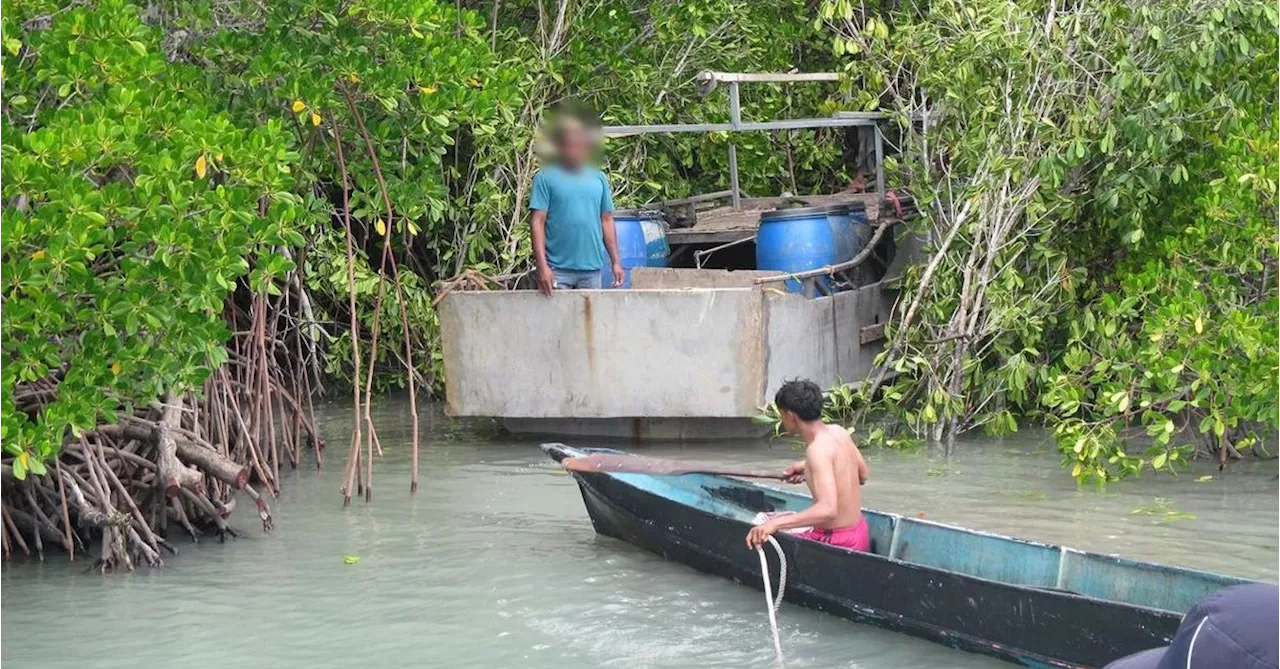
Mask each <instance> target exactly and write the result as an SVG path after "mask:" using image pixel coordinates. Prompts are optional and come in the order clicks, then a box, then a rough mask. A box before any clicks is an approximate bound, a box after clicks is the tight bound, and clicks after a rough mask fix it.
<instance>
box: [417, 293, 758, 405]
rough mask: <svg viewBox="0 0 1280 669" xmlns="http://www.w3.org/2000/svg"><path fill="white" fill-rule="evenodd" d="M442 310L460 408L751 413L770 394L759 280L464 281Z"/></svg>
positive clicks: (448, 382) (452, 393)
mask: <svg viewBox="0 0 1280 669" xmlns="http://www.w3.org/2000/svg"><path fill="white" fill-rule="evenodd" d="M439 314H440V327H441V335H442V339H443V349H444V350H443V353H444V359H445V386H446V393H447V397H448V406H449V410H450V412H452V413H453V414H455V415H464V416H498V417H503V418H617V417H625V418H631V417H667V418H671V417H744V416H751V415H753V414H754V413H755V412H756V409H757V407H759V406H760V405H761V404H762V403H763V392H764V361H763V357H764V342H763V335H764V328H763V327H762V303H761V299H760V293H759V291H756V290H751V289H698V290H637V289H632V290H600V291H556V292H555V293H553V294H552V295H551V296H550V297H543V296H541V295H538V294H537V293H534V292H532V291H510V292H502V291H493V292H456V293H451V294H450V295H449V296H448V297H446V298H445V299H444V300H443V301H442V302H441V303H440V310H439Z"/></svg>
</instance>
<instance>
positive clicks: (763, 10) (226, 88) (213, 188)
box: [3, 0, 851, 473]
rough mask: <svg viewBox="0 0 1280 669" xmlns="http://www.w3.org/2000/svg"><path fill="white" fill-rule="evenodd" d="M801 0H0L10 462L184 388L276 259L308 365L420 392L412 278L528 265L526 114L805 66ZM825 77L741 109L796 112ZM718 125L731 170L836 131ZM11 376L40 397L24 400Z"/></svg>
mask: <svg viewBox="0 0 1280 669" xmlns="http://www.w3.org/2000/svg"><path fill="white" fill-rule="evenodd" d="M804 6H805V5H804V3H803V2H801V1H800V0H789V1H788V2H782V3H763V4H762V3H747V2H730V1H727V0H699V1H697V2H683V3H663V2H651V3H635V2H624V1H621V0H595V1H590V2H578V3H567V2H565V3H558V4H555V5H547V3H543V2H533V1H531V0H527V1H523V2H492V3H490V2H468V3H451V2H444V1H439V0H415V1H412V2H410V1H404V0H366V1H362V2H354V3H330V2H297V1H284V2H273V3H256V2H238V1H236V0H225V1H219V2H213V3H204V2H182V1H174V2H161V3H135V2H126V1H124V0H104V1H103V2H97V3H87V4H81V3H70V2H52V1H51V2H24V3H16V2H6V3H5V4H4V12H3V14H4V16H3V39H4V41H3V46H4V115H3V124H4V127H3V130H4V133H3V134H4V140H3V142H4V143H3V151H4V155H3V157H4V174H3V180H4V192H3V196H4V207H3V236H4V246H3V257H4V268H5V272H4V283H3V294H4V300H5V305H4V306H5V309H4V343H3V346H4V348H3V353H4V367H3V394H4V405H3V423H4V430H5V433H4V441H5V448H6V449H7V451H8V452H9V453H10V454H11V455H13V456H15V457H18V458H19V461H18V463H17V465H15V466H16V467H19V473H24V472H23V470H25V469H26V467H27V466H28V465H30V466H31V467H33V468H37V469H40V468H41V467H42V465H41V462H42V461H43V460H44V459H45V458H47V457H48V456H49V455H51V454H52V453H54V452H55V451H56V450H57V449H58V448H59V446H60V444H61V443H62V441H63V439H64V438H65V437H66V435H67V434H69V433H76V432H78V431H83V430H87V429H89V428H90V427H92V426H94V425H97V424H99V423H101V422H110V421H111V420H112V417H113V414H114V412H116V411H117V410H119V409H121V408H125V409H128V408H129V407H130V406H132V405H136V404H146V403H149V402H151V401H153V400H154V399H155V398H156V397H158V396H161V395H163V394H164V393H165V392H168V391H175V392H182V391H184V390H187V389H197V388H199V386H200V384H201V383H202V381H203V380H204V379H205V378H206V377H207V376H208V374H209V373H210V371H211V370H212V369H214V368H216V367H217V366H218V365H219V364H220V362H221V361H222V359H223V358H224V357H225V355H226V354H225V352H224V351H223V349H222V345H223V344H224V343H225V342H226V341H227V340H228V337H229V336H230V335H231V330H232V329H243V328H244V327H246V326H245V324H244V323H243V322H239V323H235V322H233V323H232V324H231V325H232V327H228V325H229V324H228V322H227V319H229V318H230V319H234V318H236V314H237V313H240V314H242V315H243V312H244V309H243V308H241V309H239V310H237V309H235V308H231V307H232V306H233V305H234V303H235V301H236V300H237V299H240V300H241V302H242V305H241V306H242V307H243V305H244V304H246V303H247V302H245V300H246V299H247V297H246V296H247V295H250V294H261V293H264V292H265V293H267V294H279V293H280V289H281V286H282V285H284V282H290V283H294V282H301V283H303V284H305V286H306V287H307V288H308V289H309V291H308V292H309V293H310V294H311V296H312V298H313V300H312V303H311V304H308V305H306V310H305V311H302V312H299V313H296V314H295V316H297V317H301V318H305V319H314V321H313V322H314V324H315V326H316V327H315V328H314V329H313V330H312V332H313V333H314V336H315V338H316V339H317V340H318V342H319V343H320V344H321V345H323V347H324V350H325V351H326V352H327V356H326V357H325V366H326V369H327V371H328V372H329V374H330V375H331V376H332V377H336V378H338V379H340V380H344V381H346V382H349V383H359V384H360V385H362V386H363V385H364V384H365V383H366V381H367V380H366V378H365V377H364V373H363V372H362V374H361V378H359V379H355V378H353V376H352V375H353V372H354V369H355V367H354V358H353V351H352V348H353V344H355V343H356V342H354V341H353V340H352V337H353V336H354V337H357V338H359V340H360V349H361V351H362V354H361V357H362V358H365V359H367V360H371V361H372V364H368V362H366V363H364V369H365V370H370V369H372V371H373V374H374V376H373V377H372V379H370V380H371V381H372V382H373V384H374V386H375V389H377V388H385V387H386V386H387V385H390V384H400V383H403V382H404V380H405V375H404V372H403V370H404V369H405V368H406V367H408V368H412V369H414V370H416V372H417V373H418V374H419V375H420V380H421V381H422V382H423V383H421V384H420V385H426V386H428V387H429V388H434V387H435V384H436V378H438V375H437V373H436V372H437V370H438V365H439V357H438V351H437V349H438V344H437V341H436V337H437V325H436V321H435V314H434V312H433V310H432V309H431V307H430V301H431V297H432V296H431V292H432V284H433V283H434V282H436V281H438V280H440V279H443V278H447V277H449V276H452V275H454V274H456V273H458V272H459V271H461V270H463V269H464V268H468V267H476V268H479V269H482V270H488V271H494V272H507V271H513V270H517V269H520V268H523V267H524V266H526V264H527V262H528V260H527V259H528V256H529V254H528V232H527V227H526V226H524V225H523V222H524V199H525V197H526V196H525V189H526V188H527V186H528V183H529V178H530V176H531V174H532V172H533V170H534V169H536V167H537V161H536V158H535V156H534V151H533V142H532V140H533V135H534V128H535V127H536V125H537V121H538V119H539V118H540V117H541V115H542V114H543V112H544V111H545V110H546V109H547V108H549V107H550V106H552V105H555V104H557V103H559V102H561V101H563V100H566V99H568V98H570V97H576V98H578V99H579V100H581V101H583V102H585V103H587V104H589V105H592V106H595V107H596V108H597V109H599V110H600V111H601V113H602V114H603V116H604V117H605V118H606V120H607V121H609V122H614V123H641V122H655V121H668V122H669V121H679V120H703V121H708V120H720V119H723V118H724V115H725V114H726V113H727V106H726V104H725V101H724V96H723V94H715V95H712V96H710V97H708V98H702V97H699V96H697V95H696V94H695V93H694V91H693V86H692V84H691V82H692V78H693V76H694V75H695V74H696V73H697V72H698V71H700V70H702V69H707V68H713V69H722V70H735V69H743V70H788V69H793V68H803V67H813V66H815V65H821V66H825V65H826V64H827V62H828V59H829V58H830V56H829V55H828V52H827V48H826V44H827V41H826V38H825V35H824V31H823V30H822V28H821V27H820V26H816V25H814V24H812V23H811V22H810V21H809V20H808V18H809V17H807V16H805V14H804V11H803V10H804ZM831 93H834V91H832V90H826V91H823V90H821V89H819V88H810V89H808V90H806V91H802V92H799V93H796V92H786V91H784V90H783V89H781V88H777V89H771V90H770V89H765V90H760V91H759V92H758V93H755V94H753V95H751V96H749V97H746V98H745V99H744V104H745V106H746V108H747V110H748V113H749V114H750V113H756V114H794V115H804V114H810V113H813V111H814V110H815V108H817V107H818V106H821V105H828V106H829V105H830V101H829V100H828V99H827V95H829V94H831ZM724 142H725V138H724V137H722V136H695V135H685V136H679V137H670V138H656V137H650V138H634V139H627V140H621V141H618V142H613V143H611V144H610V146H609V161H610V168H611V173H612V174H613V176H614V180H615V190H616V191H617V194H618V196H617V199H618V201H619V202H620V204H636V203H640V202H645V201H650V200H652V199H655V198H662V197H678V196H683V195H688V194H691V193H694V192H704V191H708V190H718V189H723V188H726V187H727V178H726V177H725V176H724V175H723V174H722V171H723V170H722V168H723V166H724V161H725V160H726V155H725V150H724V149H725V147H724ZM740 146H741V150H740V156H741V158H742V163H743V180H744V186H745V187H746V188H748V189H758V190H759V191H761V192H777V191H781V190H799V191H801V192H814V191H818V190H827V189H830V188H832V187H834V186H836V185H840V184H843V183H844V182H845V181H847V180H848V179H849V177H850V176H851V175H850V174H848V173H847V172H845V171H844V170H843V169H842V167H840V165H839V163H840V161H838V160H836V158H837V156H839V155H840V153H841V152H842V151H843V150H844V147H843V144H842V139H841V135H839V134H838V133H834V132H827V133H816V134H815V133H805V134H800V133H795V134H794V136H785V135H782V136H769V135H765V134H760V135H753V136H750V137H746V138H744V139H743V141H742V142H741V144H740ZM819 166H833V167H831V168H830V169H821V168H820V167H819ZM348 230H349V232H348ZM349 241H350V242H351V243H352V247H351V249H350V252H351V260H353V261H354V262H348V242H349ZM295 263H296V267H295ZM237 295H239V297H237ZM352 306H354V311H355V314H354V317H355V327H354V328H351V327H348V324H349V322H350V320H351V316H352V314H351V311H352ZM292 308H294V309H295V310H296V308H297V305H294V307H292ZM402 310H403V315H404V317H405V318H404V321H403V323H402V321H401V316H402ZM406 335H407V337H408V338H409V341H407V342H406V341H405V337H406ZM374 341H376V342H377V345H376V346H375V347H372V348H373V355H372V357H371V358H370V357H369V351H370V348H371V346H370V345H371V344H373V342H374ZM406 358H411V359H410V360H409V362H408V364H407V365H406V364H405V362H406ZM55 385H56V390H55V389H54V387H55ZM29 393H47V394H48V395H50V396H51V397H56V400H54V401H51V402H49V403H47V404H46V403H44V402H40V403H37V404H38V405H39V406H41V407H42V410H41V411H40V412H39V413H38V414H35V413H30V409H23V408H22V406H20V404H19V403H18V401H17V400H21V399H22V397H20V395H22V394H29ZM24 406H28V407H29V406H32V405H31V404H27V405H24Z"/></svg>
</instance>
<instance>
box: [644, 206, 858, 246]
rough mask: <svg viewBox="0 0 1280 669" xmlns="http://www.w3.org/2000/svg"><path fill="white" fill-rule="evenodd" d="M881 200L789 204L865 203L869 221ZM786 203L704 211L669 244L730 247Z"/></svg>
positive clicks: (673, 230) (673, 233)
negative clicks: (766, 214) (766, 212)
mask: <svg viewBox="0 0 1280 669" xmlns="http://www.w3.org/2000/svg"><path fill="white" fill-rule="evenodd" d="M879 199H880V198H879V197H878V194H877V193H836V194H834V195H804V196H800V197H795V198H786V200H789V201H795V200H801V201H803V202H805V203H806V204H807V205H808V206H818V205H824V204H837V203H843V202H862V203H864V204H865V205H866V207H867V220H875V219H876V217H877V216H878V215H879ZM783 200H784V198H781V197H753V198H743V199H742V207H741V208H739V209H736V210H735V209H733V208H732V207H729V206H727V205H725V206H718V207H711V208H706V209H701V210H699V211H697V212H696V213H694V216H695V217H696V220H697V222H696V223H695V224H694V225H693V226H692V227H688V228H675V227H673V228H671V229H670V230H668V231H667V241H668V243H670V244H671V245H672V246H675V245H680V244H727V243H729V242H732V241H737V240H740V239H744V238H746V237H751V236H754V235H755V234H756V228H757V227H759V225H760V214H761V213H762V212H765V211H770V210H773V209H777V208H778V205H779V204H781V203H782V202H783ZM686 211H687V209H686ZM670 218H671V215H670V213H669V214H668V219H670Z"/></svg>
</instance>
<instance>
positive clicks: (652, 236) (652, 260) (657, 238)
mask: <svg viewBox="0 0 1280 669" xmlns="http://www.w3.org/2000/svg"><path fill="white" fill-rule="evenodd" d="M651 214H652V215H646V216H641V217H640V229H641V230H643V231H644V258H645V260H644V265H645V267H666V266H667V265H668V264H669V261H668V259H669V257H670V256H671V246H670V245H669V244H668V243H667V219H666V218H665V217H664V216H663V215H662V214H661V213H660V212H656V211H655V212H651Z"/></svg>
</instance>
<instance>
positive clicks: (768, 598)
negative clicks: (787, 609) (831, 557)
mask: <svg viewBox="0 0 1280 669" xmlns="http://www.w3.org/2000/svg"><path fill="white" fill-rule="evenodd" d="M769 543H770V544H772V545H773V550H774V552H775V553H777V554H778V597H777V599H774V596H773V584H772V583H770V582H769V560H768V558H767V557H765V554H764V546H757V547H756V553H759V555H760V575H761V576H762V577H763V578H764V601H765V603H766V604H768V606H769V628H770V629H772V630H773V650H774V652H775V653H777V655H778V666H779V667H782V666H783V662H782V638H781V637H780V636H778V609H779V608H780V607H781V606H782V595H783V594H784V593H785V592H786V591H787V556H786V554H785V553H783V552H782V545H781V544H779V543H778V540H777V539H774V538H773V537H769Z"/></svg>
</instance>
